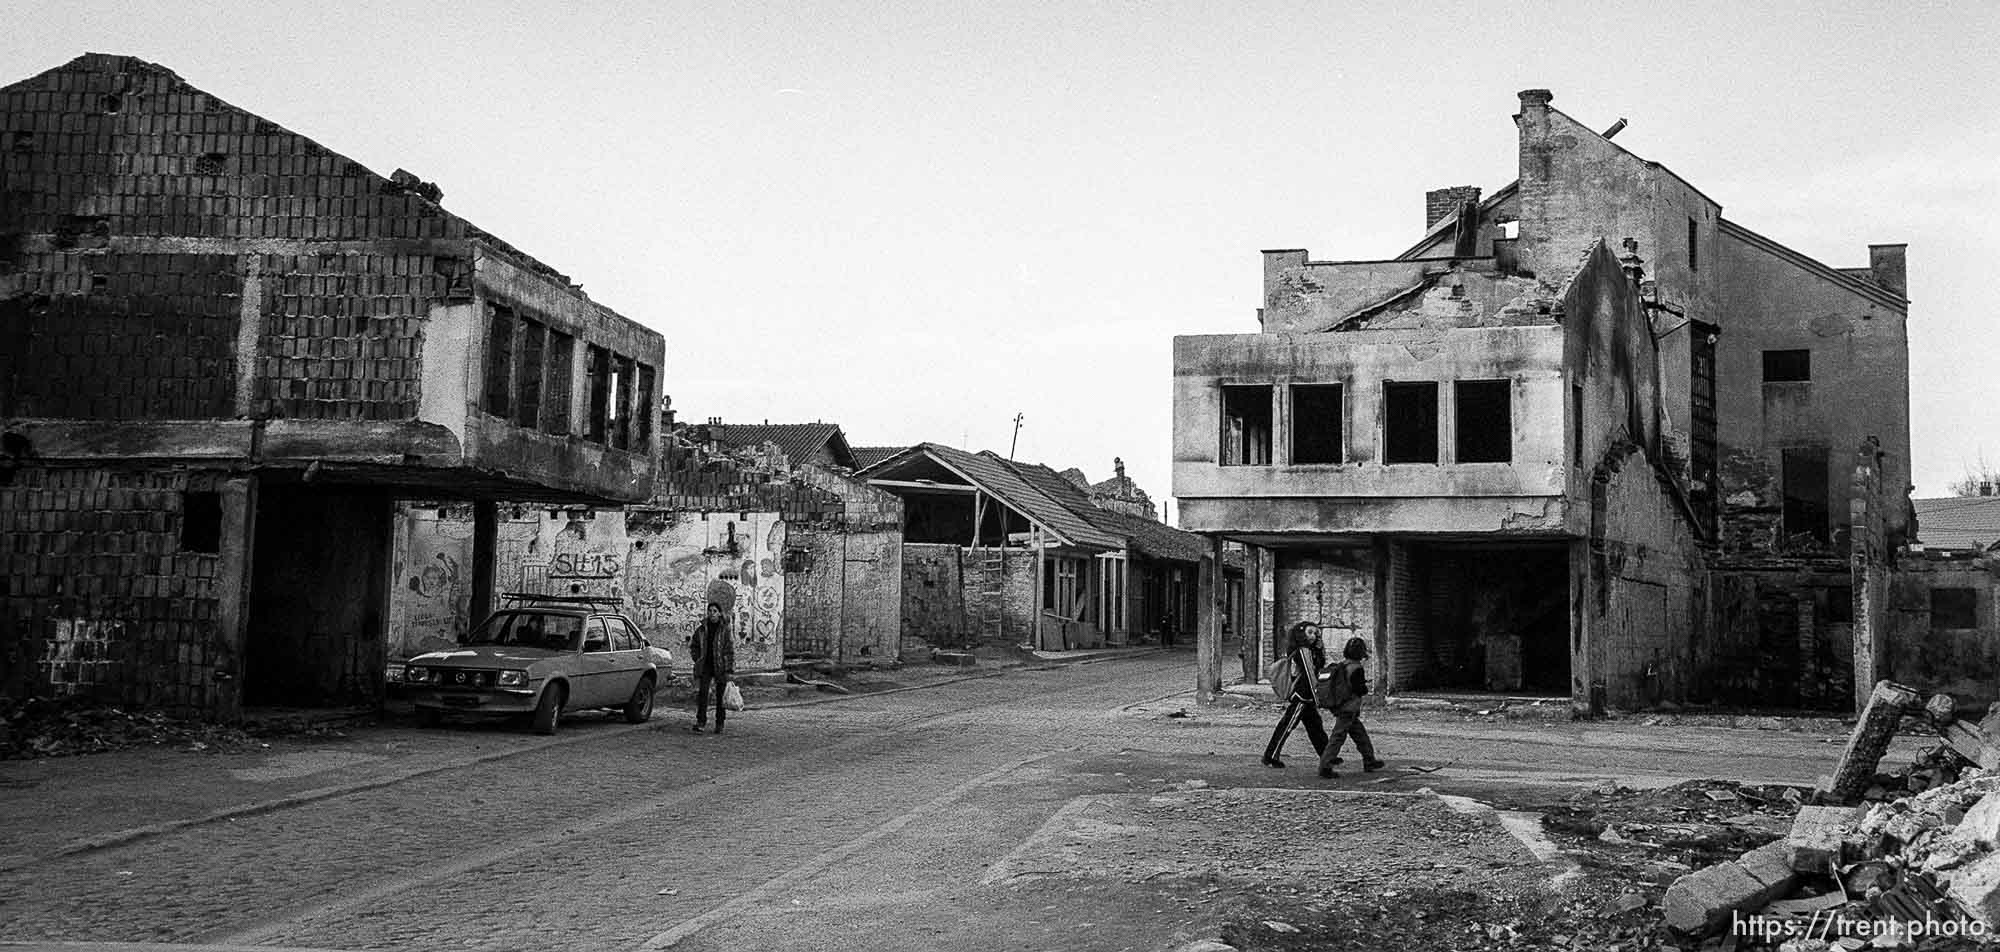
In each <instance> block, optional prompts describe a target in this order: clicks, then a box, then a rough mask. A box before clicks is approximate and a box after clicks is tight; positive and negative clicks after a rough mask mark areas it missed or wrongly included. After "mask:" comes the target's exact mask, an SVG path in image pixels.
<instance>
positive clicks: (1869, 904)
mask: <svg viewBox="0 0 2000 952" xmlns="http://www.w3.org/2000/svg"><path fill="white" fill-rule="evenodd" d="M1884 687H1887V688H1894V687H1895V686H1893V685H1888V684H1887V683H1886V682H1885V683H1884V684H1883V685H1881V686H1878V691H1877V694H1876V696H1875V698H1874V699H1873V700H1871V701H1870V706H1871V707H1872V708H1879V709H1889V708H1893V709H1895V710H1897V711H1899V712H1901V711H1908V710H1910V709H1913V708H1915V707H1916V704H1915V703H1914V699H1913V698H1910V699H1905V698H1902V697H1901V696H1899V695H1896V694H1894V693H1892V692H1885V691H1883V690H1881V688H1884ZM1943 706H1944V705H1942V704H1937V705H1925V709H1926V710H1931V709H1932V708H1942V707H1943ZM1932 713H1934V711H1933V712H1932ZM1900 716H1901V714H1900V713H1899V714H1898V715H1897V717H1898V718H1900ZM1990 718H1991V715H1989V719H1990ZM1933 723H1934V724H1936V723H1937V721H1936V719H1935V718H1933ZM1869 724H1870V721H1869V718H1868V717H1866V716H1864V717H1863V719H1862V723H1861V724H1860V725H1858V726H1857V727H1856V730H1855V741H1854V742H1851V743H1850V744H1849V749H1848V752H1847V754H1846V755H1845V756H1843V758H1842V762H1843V763H1842V768H1843V769H1842V770H1841V771H1838V772H1837V773H1836V777H1837V778H1838V780H1839V782H1838V783H1835V784H1833V785H1832V787H1833V788H1834V790H1838V789H1847V790H1853V789H1855V788H1856V787H1858V786H1859V785H1860V784H1861V783H1863V782H1866V783H1869V784H1872V785H1876V786H1881V785H1882V784H1881V783H1878V782H1877V781H1892V782H1893V781H1896V780H1897V778H1895V777H1891V776H1882V777H1878V776H1877V775H1876V774H1874V773H1873V769H1874V766H1875V764H1876V763H1877V762H1879V760H1880V757H1879V754H1878V755H1877V756H1875V757H1874V759H1873V760H1869V759H1868V755H1867V753H1866V750H1865V748H1866V745H1867V743H1868V742H1869V740H1868V736H1865V735H1869V731H1867V730H1865V728H1867V727H1868V726H1869ZM1984 725H1985V722H1982V723H1981V726H1982V728H1983V726H1984ZM1996 725H2000V722H1996ZM1877 726H1879V723H1878V725H1877ZM1963 726H1964V725H1963V724H1962V722H1961V723H1958V724H1943V725H1940V727H1941V730H1947V731H1948V730H1950V729H1952V728H1954V727H1963ZM1954 750H1957V751H1959V752H1963V748H1960V747H1959V746H1958V745H1957V744H1955V743H1954V744H1952V745H1951V747H1949V748H1939V749H1937V750H1933V751H1927V752H1926V753H1925V754H1924V755H1923V756H1922V757H1920V758H1919V760H1918V761H1917V763H1915V764H1913V765H1912V766H1911V768H1910V769H1909V770H1908V771H1907V773H1906V775H1905V776H1904V777H1903V778H1902V780H1901V781H1900V787H1901V789H1900V790H1899V791H1898V794H1899V795H1895V796H1894V799H1886V798H1887V797H1888V796H1890V795H1889V794H1887V793H1886V792H1885V793H1884V794H1883V796H1884V797H1885V799H1884V801H1883V802H1876V803H1872V804H1869V805H1867V806H1865V807H1839V806H1822V805H1806V806H1801V807H1800V808H1799V812H1798V814H1797V815H1796V816H1795V817H1793V820H1792V828H1791V832H1790V833H1789V834H1787V835H1786V837H1785V838H1784V839H1783V840H1780V841H1777V842H1774V843H1771V844H1768V845H1766V846H1762V847H1759V848H1758V849H1755V850H1751V851H1750V852H1748V853H1745V854H1743V855H1742V856H1741V857H1740V858H1738V859H1735V860H1730V861H1726V862H1722V863H1718V864H1716V865H1713V866H1710V867H1708V868H1706V869H1701V870H1696V871H1694V872H1692V873H1689V874H1687V875H1685V876H1682V877H1680V878H1679V879H1677V880H1675V881H1674V883H1673V885H1671V886H1670V887H1668V889H1667V894H1666V897H1665V898H1664V899H1663V900H1662V903H1661V906H1662V909H1663V911H1664V913H1665V916H1666V921H1667V925H1668V926H1669V927H1670V928H1672V929H1673V930H1675V931H1676V932H1679V933H1681V934H1682V935H1685V936H1689V937H1703V936H1710V935H1716V934H1717V933H1720V932H1722V931H1723V927H1724V926H1725V925H1728V926H1729V927H1730V930H1729V931H1730V932H1731V936H1727V937H1722V938H1727V939H1729V941H1730V942H1732V943H1733V942H1734V941H1736V940H1735V938H1734V936H1735V934H1736V933H1739V932H1741V933H1743V934H1747V935H1755V936H1762V937H1765V938H1766V940H1768V942H1776V937H1780V936H1783V937H1787V938H1786V939H1785V941H1783V942H1782V943H1778V944H1777V945H1776V946H1775V947H1776V948H1778V949H1808V948H1810V949H1859V948H1907V947H1911V945H1910V943H1909V942H1908V940H1909V938H1910V935H1911V929H1912V928H1921V929H1925V930H1930V932H1931V933H1939V931H1940V930H1944V931H1943V932H1942V934H1951V935H1973V934H1979V933H1980V932H1982V931H1983V932H1984V933H1986V934H1991V933H1992V932H1994V931H2000V772H1992V771H1989V770H1987V769H1983V768H1981V767H1976V766H1965V765H1963V761H1962V760H1960V759H1959V757H1958V754H1957V753H1954V752H1953V751H1954ZM1862 763H1867V764H1868V768H1869V769H1868V772H1867V773H1862V772H1861V771H1860V769H1859V765H1860V764H1862ZM1961 768H1962V769H1961ZM1947 778H1948V779H1947ZM1886 789H1887V788H1886V787H1885V791H1886ZM1832 793H1833V790H1829V791H1827V792H1826V794H1825V795H1827V796H1831V795H1832ZM1746 923H1747V925H1746ZM1807 923H1812V924H1813V927H1812V931H1811V932H1810V934H1809V933H1808V932H1807V931H1805V928H1804V927H1805V926H1806V924H1807ZM1898 929H1900V930H1902V934H1901V935H1900V937H1897V936H1892V935H1889V934H1890V933H1893V932H1895V931H1896V930H1898ZM1954 929H1955V930H1958V931H1956V932H1953V931H1950V930H1954ZM1885 936H1888V937H1887V938H1885ZM1899 943H1900V944H1899ZM1708 947H1709V946H1708V945H1704V946H1703V948H1708ZM1714 947H1715V948H1723V947H1725V946H1724V945H1723V944H1722V943H1721V942H1716V944H1715V946H1714ZM1750 947H1754V948H1759V949H1764V948H1771V947H1773V946H1772V945H1770V944H1757V943H1756V942H1752V944H1751V946H1750Z"/></svg>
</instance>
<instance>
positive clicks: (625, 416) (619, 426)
mask: <svg viewBox="0 0 2000 952" xmlns="http://www.w3.org/2000/svg"><path fill="white" fill-rule="evenodd" d="M611 366H612V369H611V394H612V403H611V420H612V426H611V445H612V446H615V447H617V448H619V449H621V450H626V449H631V448H632V382H633V381H632V378H633V376H634V374H633V372H632V359H631V358H630V357H618V358H615V359H614V360H613V362H612V365H611Z"/></svg>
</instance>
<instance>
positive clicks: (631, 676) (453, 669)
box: [403, 605, 671, 734]
mask: <svg viewBox="0 0 2000 952" xmlns="http://www.w3.org/2000/svg"><path fill="white" fill-rule="evenodd" d="M662 651H663V649H658V648H654V647H653V646H651V645H649V644H647V643H646V639H645V638H643V637H641V636H640V634H639V629H638V627H637V626H635V625H633V624H632V621H631V619H628V618H626V617H625V616H624V615H621V614H618V613H616V612H606V611H599V610H596V609H595V606H589V605H585V606H565V605H557V606H542V605H529V606H524V607H511V608H505V609H502V610H500V611H497V612H494V613H493V615H492V617H490V618H488V619H486V623H485V624H482V625H480V626H479V627H478V628H476V629H474V630H473V632H472V634H470V635H468V636H467V637H466V639H465V641H464V643H463V644H461V645H460V646H459V647H457V648H453V649H450V650H447V651H433V652H429V653H427V654H421V655H417V656H416V657H414V658H411V659H410V660H409V661H408V662H407V665H406V666H405V668H404V669H403V684H404V687H405V693H406V694H407V695H408V697H409V698H410V700H411V701H413V702H414V703H415V704H416V707H417V716H418V717H419V718H420V719H421V720H422V721H423V723H425V724H426V725H434V724H436V723H437V722H438V721H439V720H440V719H441V718H442V717H443V715H444V712H446V711H457V712H461V713H467V714H514V715H520V714H526V715H529V716H530V717H531V719H532V723H533V724H534V728H535V731H536V732H537V733H541V734H553V733H555V731H556V724H557V722H558V721H560V720H561V718H562V715H563V712H565V711H578V710H589V709H593V708H617V709H620V710H622V711H624V713H625V720H627V721H629V722H631V723H633V724H637V723H640V722H642V721H645V720H646V719H648V718H650V717H652V716H653V692H654V689H655V688H656V687H657V686H658V685H659V683H660V677H661V674H660V672H661V670H662V666H661V664H660V663H659V661H658V660H657V659H658V658H659V656H660V654H661V653H662ZM668 657H669V658H671V656H670V655H669V656H668Z"/></svg>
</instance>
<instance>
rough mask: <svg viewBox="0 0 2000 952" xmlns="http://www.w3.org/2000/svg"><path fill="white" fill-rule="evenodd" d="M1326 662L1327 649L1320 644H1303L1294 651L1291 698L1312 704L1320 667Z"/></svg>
mask: <svg viewBox="0 0 2000 952" xmlns="http://www.w3.org/2000/svg"><path fill="white" fill-rule="evenodd" d="M1325 663H1326V649H1324V648H1321V647H1320V646H1318V645H1312V646H1311V647H1309V648H1308V647H1305V646H1301V647H1299V648H1297V649H1296V650H1294V651H1293V652H1292V693H1291V699H1292V700H1294V701H1302V702H1304V703H1306V704H1312V703H1314V701H1313V688H1314V687H1315V686H1316V685H1317V683H1318V681H1319V669H1320V667H1321V666H1322V665H1324V664H1325Z"/></svg>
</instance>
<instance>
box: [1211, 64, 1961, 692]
mask: <svg viewBox="0 0 2000 952" xmlns="http://www.w3.org/2000/svg"><path fill="white" fill-rule="evenodd" d="M1551 98H1552V97H1551V96H1550V94H1549V93H1548V92H1547V91H1546V90H1529V91H1526V92H1523V93H1522V94H1521V96H1520V101H1521V108H1520V114H1519V115H1517V116H1515V117H1514V121H1515V124H1516V126H1517V128H1518V130H1519V143H1520V147H1519V155H1520V169H1519V178H1518V179H1517V180H1516V181H1515V182H1513V183H1510V184H1508V185H1506V186H1505V187H1503V188H1501V189H1500V190H1498V191H1497V192H1495V193H1494V194H1492V195H1491V196H1489V197H1485V198H1483V199H1482V198H1481V192H1480V190H1479V189H1477V188H1472V187H1456V188H1447V189H1440V190H1437V191H1433V192H1431V193H1429V194H1428V195H1427V196H1426V201H1425V218H1424V220H1423V225H1424V233H1423V237H1422V238H1421V239H1419V240H1418V241H1417V243H1416V244H1415V245H1414V246H1412V247H1411V248H1409V249H1408V250H1406V251H1404V252H1403V253H1402V254H1400V255H1397V256H1395V257H1391V258H1383V259H1379V260H1367V261H1340V262H1329V261H1315V260H1312V259H1311V257H1310V256H1309V255H1308V254H1307V252H1305V251H1303V250H1297V249H1291V250H1279V251H1266V252H1265V253H1264V277H1263V307H1262V308H1260V309H1259V311H1258V321H1259V323H1260V324H1261V331H1260V332H1259V333H1250V334H1230V335H1214V336H1187V337H1178V338H1176V339H1175V353H1174V388H1175V389H1174V394H1175V396H1174V417H1175V437H1174V460H1175V463H1174V495H1175V496H1176V497H1178V498H1179V502H1180V516H1181V525H1182V526H1183V527H1184V528H1187V529H1190V530H1194V531H1199V532H1203V533H1209V534H1213V535H1217V536H1221V537H1223V538H1226V539H1229V540H1232V541H1236V542H1241V543H1244V544H1246V545H1248V546H1251V547H1253V549H1260V550H1265V551H1268V552H1271V553H1274V555H1275V558H1274V559H1273V560H1271V563H1272V564H1271V567H1270V569H1269V570H1268V574H1267V575H1266V580H1267V582H1268V584H1269V588H1268V589H1267V590H1269V591H1272V592H1273V593H1274V596H1275V598H1274V607H1275V611H1274V613H1273V614H1272V615H1270V616H1268V617H1269V618H1270V621H1271V623H1270V625H1268V626H1267V627H1266V630H1265V631H1264V632H1263V633H1262V634H1263V636H1264V638H1263V640H1264V643H1265V652H1266V654H1267V656H1268V652H1269V645H1270V640H1271V637H1272V634H1273V633H1274V632H1275V631H1278V630H1282V629H1283V628H1284V627H1285V626H1286V625H1289V624H1291V623H1293V622H1295V621H1299V620H1309V621H1315V622H1319V623H1320V624H1322V625H1325V626H1326V627H1327V628H1328V629H1330V633H1333V634H1338V635H1358V636H1360V637H1364V638H1367V639H1369V640H1370V641H1372V642H1373V643H1374V644H1375V646H1376V648H1377V652H1376V661H1375V662H1374V663H1375V664H1378V665H1379V666H1380V668H1381V672H1380V674H1381V676H1382V682H1383V683H1384V684H1385V685H1386V686H1387V688H1388V690H1390V691H1395V692H1409V691H1420V690H1445V691H1496V692H1507V693H1513V692H1528V693H1535V694H1553V695H1563V696H1568V697H1570V698H1571V699H1572V700H1573V701H1574V702H1575V703H1576V704H1577V705H1578V706H1579V707H1584V708H1590V709H1596V708H1601V707H1604V706H1614V707H1636V706H1642V705H1648V704H1653V703H1656V702H1660V701H1666V700H1673V701H1681V702H1686V701H1713V702H1721V703H1731V704H1757V705H1766V706H1781V707H1800V706H1810V707H1827V708H1841V707H1846V706H1848V705H1851V704H1852V703H1853V700H1854V698H1855V696H1856V694H1855V688H1856V686H1857V685H1858V686H1860V687H1861V695H1862V696H1865V695H1866V693H1867V686H1868V685H1872V684H1873V681H1874V679H1876V678H1878V677H1895V678H1897V679H1898V680H1907V681H1909V682H1910V683H1913V684H1919V685H1921V684H1925V683H1929V682H1930V681H1932V680H1933V679H1934V676H1935V674H1936V672H1932V671H1928V670H1925V669H1923V668H1921V667H1913V666H1911V665H1909V664H1905V663H1904V662H1902V661H1899V660H1897V659H1898V658H1899V657H1904V656H1900V655H1896V654H1895V653H1894V652H1891V651H1889V650H1887V647H1886V646H1885V645H1883V644H1882V643H1881V641H1880V639H1879V637H1878V636H1879V635H1881V634H1882V632H1883V630H1884V629H1883V625H1884V616H1883V612H1884V611H1885V610H1886V608H1885V600H1886V598H1887V594H1888V589H1887V572H1888V569H1889V562H1890V560H1891V559H1892V558H1893V554H1894V552H1895V551H1896V550H1897V549H1899V548H1900V547H1901V545H1902V543H1903V541H1904V539H1905V537H1906V534H1907V531H1908V513H1907V509H1908V507H1907V505H1906V502H1905V495H1906V494H1905V487H1906V486H1907V485H1908V479H1909V472H1910V459H1909V372H1908V365H1909V361H1908V338H1907V335H1906V331H1905V320H1906V318H1907V314H1908V307H1909V302H1908V300H1907V299H1906V298H1905V292H1906V288H1907V283H1906V281H1905V271H1904V246H1903V245H1900V244H1882V245H1871V246H1869V248H1868V263H1867V265H1866V266H1862V267H1851V268H1836V267H1830V266H1828V265H1825V264H1821V263H1820V262H1818V261H1815V260H1813V259H1811V258H1808V257H1806V256H1805V255H1803V254H1800V253H1798V252H1797V251H1794V250H1792V249H1790V248H1787V247H1785V246H1783V245H1780V244H1778V243H1777V242H1775V241H1772V240H1771V239H1769V238H1766V237H1764V236H1762V235H1759V234H1757V233H1755V232H1752V231H1750V230H1749V229H1747V228H1745V227H1743V226H1742V225H1739V224H1737V223H1735V222H1734V221H1731V220H1728V219H1725V218H1723V217H1722V214H1721V212H1722V209H1721V206H1720V205H1719V204H1718V203H1716V202H1715V201H1714V200H1713V199H1712V198H1710V197H1709V196H1707V195H1706V194H1704V193H1702V192H1701V191H1700V190H1698V189H1697V188H1696V187H1695V186H1693V185H1692V184H1690V183H1688V182H1687V181H1686V180H1684V179H1682V178H1681V177H1679V176H1678V175H1675V174H1674V173H1673V172H1671V171H1669V170H1668V169H1666V168H1665V167H1664V166H1661V165H1660V164H1659V163H1657V162H1652V161H1648V160H1646V159H1643V158H1640V157H1638V156H1635V155H1633V154H1632V153H1630V152H1627V151H1626V150H1624V149H1623V148H1621V147H1619V146H1618V145H1616V144H1614V143H1613V142H1611V141H1610V136H1611V134H1613V133H1615V132H1616V128H1613V129H1612V130H1609V131H1607V132H1606V133H1605V134H1599V133H1597V132H1595V131H1593V130H1592V129H1590V128H1588V127H1586V126H1584V125H1582V124H1581V123H1579V122H1577V121H1576V120H1574V119H1572V118H1570V117H1569V116H1567V115H1565V114H1564V113H1562V112H1561V111H1560V110H1558V109H1556V108H1555V107H1553V106H1552V105H1551V104H1550V102H1551ZM1253 587H1254V586H1253Z"/></svg>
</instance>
